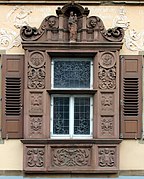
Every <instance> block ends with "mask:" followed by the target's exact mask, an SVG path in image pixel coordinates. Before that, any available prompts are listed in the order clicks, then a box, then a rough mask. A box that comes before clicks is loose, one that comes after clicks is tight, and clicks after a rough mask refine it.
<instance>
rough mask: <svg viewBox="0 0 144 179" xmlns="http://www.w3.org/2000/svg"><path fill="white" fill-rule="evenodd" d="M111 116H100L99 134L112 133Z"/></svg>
mask: <svg viewBox="0 0 144 179" xmlns="http://www.w3.org/2000/svg"><path fill="white" fill-rule="evenodd" d="M113 122H114V121H113V118H112V117H102V118H101V134H102V135H113V132H114V131H113V130H114V126H113V125H114V124H113Z"/></svg>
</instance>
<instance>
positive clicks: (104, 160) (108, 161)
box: [98, 147, 116, 168]
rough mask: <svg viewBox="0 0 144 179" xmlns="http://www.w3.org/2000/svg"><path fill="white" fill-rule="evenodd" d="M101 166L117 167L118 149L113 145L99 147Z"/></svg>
mask: <svg viewBox="0 0 144 179" xmlns="http://www.w3.org/2000/svg"><path fill="white" fill-rule="evenodd" d="M98 154H99V163H98V165H99V167H102V168H103V167H109V168H111V167H115V166H116V149H115V148H114V147H113V148H112V147H99V149H98Z"/></svg>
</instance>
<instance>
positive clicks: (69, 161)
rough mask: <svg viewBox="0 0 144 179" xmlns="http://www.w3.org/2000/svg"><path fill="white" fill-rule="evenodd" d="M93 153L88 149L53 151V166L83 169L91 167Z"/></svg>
mask: <svg viewBox="0 0 144 179" xmlns="http://www.w3.org/2000/svg"><path fill="white" fill-rule="evenodd" d="M90 157H91V151H90V149H88V148H81V149H80V148H77V149H76V148H58V149H53V156H52V165H53V166H58V167H64V166H65V167H75V166H78V167H82V166H88V165H90Z"/></svg>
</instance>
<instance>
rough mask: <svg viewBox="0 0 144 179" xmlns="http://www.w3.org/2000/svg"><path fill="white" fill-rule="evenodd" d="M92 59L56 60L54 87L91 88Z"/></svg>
mask: <svg viewBox="0 0 144 179" xmlns="http://www.w3.org/2000/svg"><path fill="white" fill-rule="evenodd" d="M89 87H90V61H54V88H89Z"/></svg>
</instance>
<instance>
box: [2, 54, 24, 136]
mask: <svg viewBox="0 0 144 179" xmlns="http://www.w3.org/2000/svg"><path fill="white" fill-rule="evenodd" d="M23 63H24V56H23V55H3V56H2V138H11V139H12V138H13V139H16V138H22V135H23V130H22V128H23V108H22V106H23V91H24V90H23V81H24V80H23V78H24V74H23V72H24V70H23V68H24V65H23Z"/></svg>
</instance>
